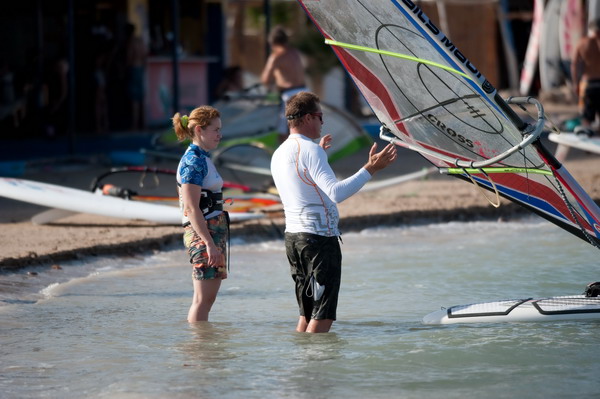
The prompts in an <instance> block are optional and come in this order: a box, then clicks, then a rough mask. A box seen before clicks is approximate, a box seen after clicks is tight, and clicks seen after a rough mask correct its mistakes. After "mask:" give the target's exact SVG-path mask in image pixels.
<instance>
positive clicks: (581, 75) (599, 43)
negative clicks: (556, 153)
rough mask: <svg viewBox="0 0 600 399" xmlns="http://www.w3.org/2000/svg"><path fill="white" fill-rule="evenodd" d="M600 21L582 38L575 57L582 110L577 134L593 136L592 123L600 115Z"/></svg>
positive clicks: (576, 86) (574, 74)
mask: <svg viewBox="0 0 600 399" xmlns="http://www.w3.org/2000/svg"><path fill="white" fill-rule="evenodd" d="M598 29H600V20H593V21H591V22H590V23H589V25H588V36H587V37H582V38H581V40H580V41H579V43H578V44H577V47H576V48H575V53H574V56H573V62H572V64H571V76H572V77H573V87H574V90H575V95H576V96H578V97H579V105H580V109H581V110H582V118H581V127H579V128H576V129H575V132H578V131H579V132H581V133H584V134H588V135H592V134H593V133H594V132H593V130H591V127H592V123H593V122H594V120H595V119H596V117H597V116H598V115H600V36H598Z"/></svg>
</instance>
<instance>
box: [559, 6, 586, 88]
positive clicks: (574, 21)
mask: <svg viewBox="0 0 600 399" xmlns="http://www.w3.org/2000/svg"><path fill="white" fill-rule="evenodd" d="M558 32H559V47H560V58H561V63H562V68H563V71H564V73H565V75H566V76H567V77H568V79H569V80H570V79H571V60H572V58H573V52H574V51H575V47H576V46H577V43H578V42H579V40H580V39H581V36H582V35H583V33H584V20H583V7H582V5H581V0H564V1H563V2H562V4H561V7H560V21H559V26H558Z"/></svg>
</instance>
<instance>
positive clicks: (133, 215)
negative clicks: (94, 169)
mask: <svg viewBox="0 0 600 399" xmlns="http://www.w3.org/2000/svg"><path fill="white" fill-rule="evenodd" d="M0 196H2V197H6V198H10V199H13V200H17V201H23V202H28V203H31V204H36V205H41V206H46V207H49V208H56V209H61V210H65V211H68V212H73V213H88V214H92V215H100V216H108V217H114V218H120V219H139V220H147V221H149V222H155V223H164V224H180V223H181V212H180V210H179V208H178V207H176V206H171V205H161V204H151V203H147V202H141V201H131V200H127V199H123V198H119V197H112V196H105V195H102V194H100V193H92V192H90V191H85V190H79V189H76V188H71V187H65V186H59V185H56V184H48V183H42V182H37V181H32V180H25V179H15V178H6V177H0ZM64 214H65V215H68V213H67V212H64ZM55 216H56V215H55ZM264 217H265V216H264V214H261V213H254V212H231V213H230V218H231V221H232V222H235V221H244V220H252V219H261V218H264ZM40 220H42V219H40Z"/></svg>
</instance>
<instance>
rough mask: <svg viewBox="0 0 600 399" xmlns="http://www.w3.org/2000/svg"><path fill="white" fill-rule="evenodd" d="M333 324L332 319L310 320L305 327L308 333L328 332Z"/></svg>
mask: <svg viewBox="0 0 600 399" xmlns="http://www.w3.org/2000/svg"><path fill="white" fill-rule="evenodd" d="M332 324H333V320H332V319H323V320H315V319H313V320H311V321H310V323H308V327H307V328H306V332H309V333H326V332H329V329H330V328H331V325H332Z"/></svg>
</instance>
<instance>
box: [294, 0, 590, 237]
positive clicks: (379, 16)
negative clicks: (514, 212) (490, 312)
mask: <svg viewBox="0 0 600 399" xmlns="http://www.w3.org/2000/svg"><path fill="white" fill-rule="evenodd" d="M298 1H299V3H300V4H301V5H302V7H303V8H304V10H305V11H306V12H307V14H308V15H309V17H310V18H311V19H312V20H313V22H314V23H315V25H316V27H317V28H318V29H319V31H320V32H321V34H322V35H323V36H324V38H325V42H326V43H328V44H330V45H331V48H332V49H333V51H335V53H336V54H337V56H338V58H339V59H340V61H341V63H342V64H343V66H344V67H345V69H346V71H347V72H348V73H349V74H350V76H351V77H352V79H353V81H354V83H355V84H356V85H357V87H358V89H359V90H360V91H361V93H362V94H363V96H364V98H365V99H366V101H367V102H368V103H369V105H370V106H371V108H372V110H373V112H374V113H375V115H376V116H377V118H378V119H379V121H380V122H381V123H382V124H383V125H384V126H385V127H386V128H387V133H384V134H382V135H381V137H382V138H383V139H386V140H388V141H390V142H393V143H395V144H397V145H400V146H403V147H406V148H410V149H412V150H415V151H418V152H419V153H421V154H422V155H423V156H424V157H425V158H426V159H428V160H429V161H430V162H431V163H433V164H434V165H435V166H437V167H438V168H440V170H443V171H446V172H448V173H456V174H455V176H457V177H460V178H462V179H465V180H467V181H471V182H473V183H475V184H477V185H478V186H480V187H483V188H486V189H488V190H490V191H495V192H497V193H498V194H499V195H501V196H503V197H505V198H508V199H510V200H512V201H514V202H516V203H518V204H520V205H522V206H524V207H526V208H528V209H530V210H531V211H533V212H536V213H537V214H539V215H541V216H543V217H545V218H546V219H548V220H550V221H552V222H554V223H556V224H557V225H559V226H560V227H562V228H564V229H566V230H568V231H569V232H571V233H573V234H575V235H577V236H579V237H581V238H583V239H585V240H587V241H588V242H590V243H591V244H593V245H595V246H599V245H600V209H599V208H598V206H597V205H596V203H595V202H594V201H593V200H592V199H591V198H590V197H589V195H588V194H587V193H586V192H585V191H584V190H583V189H582V188H581V187H580V186H579V184H578V183H577V182H576V181H575V179H574V178H573V177H572V176H571V175H570V174H569V172H568V171H567V170H566V169H565V168H564V166H562V165H561V164H560V163H559V162H558V161H557V160H556V159H555V158H554V157H553V155H552V154H551V153H550V152H548V151H547V150H546V149H545V148H544V147H543V146H542V144H541V142H540V140H539V135H540V133H541V132H542V130H543V127H544V112H543V107H542V105H541V104H540V103H539V102H537V101H536V100H534V99H532V98H529V97H528V98H522V99H512V100H510V101H508V102H507V101H504V100H503V99H502V98H501V97H500V96H499V94H498V93H497V91H496V89H495V88H494V87H493V85H492V84H491V83H490V82H488V81H487V79H486V78H485V76H484V75H483V74H482V73H481V72H480V71H479V70H478V69H477V67H476V66H475V65H473V63H471V62H470V61H469V59H468V58H467V57H466V56H465V55H464V54H463V53H462V52H461V51H460V50H459V49H458V48H457V47H456V46H455V45H454V44H453V43H452V41H451V40H450V38H448V37H447V36H446V35H445V34H444V33H443V32H442V31H441V30H440V29H439V28H438V27H437V26H436V24H435V23H434V22H433V21H432V20H431V19H429V18H428V17H427V15H425V13H424V12H423V11H422V9H421V8H419V6H418V5H417V4H416V2H413V1H410V0H327V1H318V0H298ZM509 102H510V103H517V104H519V103H520V104H522V103H532V104H535V106H536V107H537V110H538V115H537V120H536V121H535V122H534V123H525V122H524V121H523V120H521V118H520V117H519V116H518V115H517V114H516V113H515V112H514V110H513V108H511V106H510V105H509Z"/></svg>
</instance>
